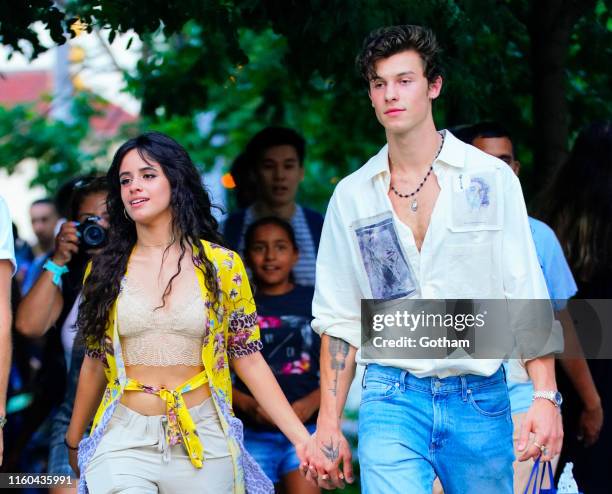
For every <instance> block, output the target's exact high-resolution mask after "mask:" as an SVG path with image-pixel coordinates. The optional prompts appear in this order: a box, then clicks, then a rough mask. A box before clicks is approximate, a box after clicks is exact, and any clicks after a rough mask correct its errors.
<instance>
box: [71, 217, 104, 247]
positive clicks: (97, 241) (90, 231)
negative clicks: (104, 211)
mask: <svg viewBox="0 0 612 494" xmlns="http://www.w3.org/2000/svg"><path fill="white" fill-rule="evenodd" d="M98 221H100V217H99V216H90V217H89V218H87V219H86V220H85V221H83V223H81V224H79V226H77V231H78V232H79V238H80V239H81V247H82V248H83V249H85V250H89V249H99V248H100V247H104V246H105V245H106V242H107V241H108V232H107V231H106V228H104V227H102V226H100V224H99V223H98Z"/></svg>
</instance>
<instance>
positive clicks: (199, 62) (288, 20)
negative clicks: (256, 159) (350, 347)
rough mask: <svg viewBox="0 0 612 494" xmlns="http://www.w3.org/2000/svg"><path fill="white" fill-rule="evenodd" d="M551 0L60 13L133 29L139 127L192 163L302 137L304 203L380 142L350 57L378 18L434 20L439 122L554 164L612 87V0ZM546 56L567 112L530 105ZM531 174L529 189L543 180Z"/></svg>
mask: <svg viewBox="0 0 612 494" xmlns="http://www.w3.org/2000/svg"><path fill="white" fill-rule="evenodd" d="M546 3H547V9H548V10H546V11H545V12H543V13H542V12H541V11H540V10H538V9H536V8H535V3H534V2H529V1H527V0H431V1H428V2H416V1H408V0H405V1H390V0H370V1H365V0H327V1H323V0H309V1H297V0H290V1H284V2H280V1H278V0H215V1H206V2H202V1H200V0H182V1H178V0H152V1H148V2H147V3H146V7H145V8H140V7H136V4H137V3H134V6H135V7H134V8H126V3H125V2H119V1H116V0H79V1H71V2H66V3H65V5H64V13H65V16H64V19H63V20H61V23H63V24H62V25H64V26H66V25H68V24H69V19H72V18H73V17H75V16H78V17H79V18H80V19H81V20H83V21H84V22H86V23H87V24H88V26H89V29H92V28H93V27H94V26H95V27H105V28H110V30H111V31H110V32H111V34H110V37H109V41H112V40H113V38H114V37H115V35H116V34H117V33H123V32H127V31H129V30H133V31H134V32H135V36H139V37H140V38H141V40H142V41H143V43H144V49H143V56H142V59H141V61H140V63H139V64H138V68H137V71H136V73H135V74H132V75H131V76H130V77H129V78H128V88H129V90H130V91H131V92H132V93H133V94H134V95H135V96H136V97H138V98H139V99H140V100H141V101H142V111H143V122H142V126H144V127H146V128H158V129H160V130H165V131H167V132H169V133H170V134H172V135H174V136H175V137H176V138H177V139H178V140H180V141H181V142H184V143H185V145H186V146H187V147H188V148H189V150H190V151H191V152H192V153H194V156H195V157H196V159H197V160H198V161H199V162H200V163H203V164H205V165H210V164H212V163H213V161H214V159H215V158H216V157H218V156H222V157H225V158H226V160H227V161H228V162H230V161H231V160H232V159H233V158H234V157H235V156H236V155H237V154H238V153H239V151H240V149H241V148H242V146H243V145H244V144H245V142H246V141H247V140H248V138H249V137H250V136H251V135H252V134H253V133H254V132H256V131H257V130H259V129H260V128H261V127H263V126H265V125H288V126H292V127H295V128H296V129H298V130H300V131H301V132H302V133H303V134H304V135H305V136H306V138H307V140H308V144H309V148H308V156H307V169H308V173H307V179H306V182H307V183H306V187H304V190H305V197H304V199H305V200H308V201H311V202H312V203H314V204H318V205H320V206H323V205H324V203H325V200H326V198H327V197H329V193H330V191H331V188H332V187H333V184H334V183H335V182H336V181H337V179H338V178H339V177H342V176H344V175H345V174H346V173H348V172H350V171H351V170H354V169H355V168H356V167H358V166H359V165H360V164H362V163H363V161H364V160H365V159H366V158H367V157H368V156H370V155H371V154H372V153H373V152H374V151H375V150H376V149H378V147H379V146H380V145H381V144H382V143H383V142H384V136H383V131H382V128H381V127H380V126H379V125H378V124H377V122H376V120H375V118H373V112H372V110H371V107H370V105H369V101H368V99H367V93H366V88H365V86H364V85H363V83H362V82H361V81H360V80H359V79H358V78H357V76H356V74H355V70H354V66H353V63H354V58H355V55H356V53H357V51H358V50H359V47H360V45H361V42H362V40H363V38H364V36H365V35H366V34H367V33H368V32H369V31H370V30H371V29H373V28H376V27H379V26H382V25H390V24H400V23H417V24H425V25H428V26H430V27H431V28H432V29H434V31H435V32H436V33H437V35H438V38H439V41H440V43H441V45H442V46H443V47H444V50H445V52H444V61H445V67H446V78H445V85H444V89H443V94H442V96H441V97H440V99H439V100H438V101H436V103H435V105H434V111H435V113H436V121H437V122H438V124H439V126H455V125H461V124H467V123H471V122H474V121H476V120H481V119H495V120H499V121H501V122H502V123H504V124H505V125H506V126H507V127H508V128H509V129H510V130H511V131H512V133H513V134H514V136H515V140H516V141H517V144H518V146H517V147H518V151H519V157H520V158H521V161H522V162H523V164H524V165H525V166H524V169H525V170H526V171H527V172H528V174H529V171H530V169H531V170H533V169H535V168H537V166H540V167H541V168H542V169H546V168H547V167H550V166H551V165H550V163H545V162H544V161H545V159H543V158H542V156H544V158H550V159H552V161H558V160H560V159H561V158H562V157H563V155H564V154H563V153H564V152H565V150H566V149H567V146H568V144H569V142H568V138H567V136H568V135H569V136H570V137H571V136H572V135H574V134H575V133H576V131H577V130H578V129H579V128H580V126H582V125H583V124H584V123H585V122H587V121H589V120H592V119H594V118H601V117H606V116H608V117H609V115H610V110H612V103H611V102H612V98H610V96H611V95H610V91H611V87H612V85H611V84H610V76H609V73H608V69H607V64H606V63H602V61H603V60H605V59H609V58H610V54H611V53H610V52H611V51H612V43H611V41H612V29H611V28H612V20H611V19H612V0H589V1H585V2H578V1H576V0H546ZM37 5H38V10H37V11H36V12H35V13H33V14H31V15H30V18H31V17H32V15H37V16H39V17H38V18H39V19H42V20H43V21H45V22H47V23H48V24H49V25H50V26H51V25H54V26H57V13H56V12H55V11H53V10H52V8H51V7H49V8H48V10H46V11H45V10H44V9H43V8H42V6H44V5H47V4H46V3H45V2H41V1H40V0H39V2H38V3H37ZM549 14H550V15H549ZM2 15H3V17H1V18H0V19H6V18H7V17H6V13H3V14H2ZM551 16H553V17H551ZM555 16H556V17H555ZM551 19H552V20H551ZM30 20H31V19H30ZM557 21H558V22H557ZM555 22H557V24H555ZM559 26H561V27H563V29H565V30H563V29H560V28H559ZM20 29H21V30H22V32H23V35H22V36H21V39H26V40H28V39H31V36H32V33H31V31H29V30H30V27H29V24H28V25H26V24H25V23H23V22H22V23H17V25H16V26H13V27H12V28H11V31H10V32H11V33H12V34H11V37H8V38H7V35H6V32H5V30H6V23H5V22H2V23H1V25H0V36H2V42H3V43H5V44H9V45H11V46H12V47H13V48H14V49H17V50H21V49H23V45H20V44H18V43H16V42H15V40H18V39H19V30H20ZM547 29H549V30H551V32H554V33H555V35H556V36H558V37H559V38H560V39H563V36H567V39H568V43H567V49H566V50H565V52H563V53H559V54H555V53H554V51H550V50H549V51H547V49H548V48H550V47H549V46H548V45H547V43H548V44H550V43H553V42H556V41H557V40H548V38H547V36H543V35H540V34H541V33H542V32H543V33H547V32H548V31H546V30H547ZM35 51H36V50H35ZM549 52H550V53H553V55H555V56H558V57H559V60H556V59H554V60H548V61H549V62H550V63H551V65H552V72H554V74H553V76H554V77H552V78H549V79H547V80H549V81H552V82H550V83H549V84H550V86H549V87H550V88H551V89H552V88H553V87H554V88H556V87H557V86H559V87H561V89H560V90H559V91H556V92H555V94H556V96H555V97H556V98H557V101H558V102H562V103H563V105H565V102H567V109H563V111H562V115H561V117H557V116H556V115H554V116H553V115H548V114H547V113H546V112H549V111H550V104H553V105H554V99H550V101H549V106H548V107H546V106H543V107H538V106H537V105H535V106H534V98H533V95H534V94H543V93H544V94H546V85H545V84H547V83H548V82H546V81H545V76H546V77H549V76H550V74H544V75H542V74H540V73H539V72H538V68H539V66H540V62H539V59H538V56H541V54H542V53H549ZM557 62H558V63H557ZM534 73H535V74H537V77H534V76H533V74H534ZM551 92H552V91H551ZM563 105H562V104H561V103H559V107H562V106H563ZM547 108H548V109H547ZM534 112H535V113H534ZM203 121H205V125H202V122H203ZM534 122H535V125H536V128H534ZM141 128H142V127H141ZM133 131H134V129H132V132H133ZM555 139H556V140H555ZM559 141H560V142H559ZM532 150H535V151H536V155H537V156H539V157H538V158H537V159H538V161H542V163H541V164H538V165H537V166H532V165H533V163H532V162H533V157H532ZM529 178H530V177H529V176H527V177H526V180H524V182H525V181H526V182H527V183H529ZM533 178H534V180H532V183H531V187H532V189H536V188H537V187H539V186H540V185H541V184H542V183H543V182H544V181H545V180H546V176H545V175H539V176H534V177H533Z"/></svg>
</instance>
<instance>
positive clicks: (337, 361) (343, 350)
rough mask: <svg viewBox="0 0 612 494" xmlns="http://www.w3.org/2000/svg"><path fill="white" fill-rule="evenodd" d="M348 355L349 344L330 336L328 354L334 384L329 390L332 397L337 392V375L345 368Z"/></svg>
mask: <svg viewBox="0 0 612 494" xmlns="http://www.w3.org/2000/svg"><path fill="white" fill-rule="evenodd" d="M348 353H349V344H348V343H347V342H346V341H344V340H342V339H340V338H335V337H333V336H330V338H329V354H330V356H331V368H332V370H333V371H334V384H333V386H332V387H331V388H330V389H329V390H330V391H331V392H332V394H333V395H334V396H336V393H337V391H338V374H339V373H340V371H342V370H344V369H345V367H346V357H347V356H348Z"/></svg>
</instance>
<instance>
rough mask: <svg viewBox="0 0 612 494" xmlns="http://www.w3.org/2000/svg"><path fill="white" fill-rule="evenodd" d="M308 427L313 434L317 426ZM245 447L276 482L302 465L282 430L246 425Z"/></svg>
mask: <svg viewBox="0 0 612 494" xmlns="http://www.w3.org/2000/svg"><path fill="white" fill-rule="evenodd" d="M306 429H308V432H309V433H310V434H312V433H314V431H315V429H316V426H315V425H314V424H311V425H307V426H306ZM244 447H245V449H246V450H247V451H248V452H249V453H250V454H251V456H252V457H253V458H254V459H255V461H256V462H257V463H258V464H259V466H260V467H261V469H262V470H263V471H264V473H265V474H266V476H267V477H268V478H269V479H270V480H271V481H272V482H273V483H274V484H277V483H278V482H280V480H281V478H282V477H283V476H285V475H287V474H288V473H289V472H293V471H294V470H297V469H298V467H299V466H300V460H299V458H298V457H297V455H296V454H295V447H294V446H293V444H291V441H289V439H287V438H286V437H285V435H284V434H283V433H282V432H280V431H258V430H255V429H251V428H249V427H245V428H244Z"/></svg>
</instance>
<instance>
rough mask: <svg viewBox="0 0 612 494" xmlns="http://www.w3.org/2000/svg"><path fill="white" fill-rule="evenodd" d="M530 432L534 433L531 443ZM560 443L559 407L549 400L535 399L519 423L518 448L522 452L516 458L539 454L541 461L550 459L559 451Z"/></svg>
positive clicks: (522, 459)
mask: <svg viewBox="0 0 612 494" xmlns="http://www.w3.org/2000/svg"><path fill="white" fill-rule="evenodd" d="M530 433H533V434H534V437H533V442H531V443H529V439H530V437H529V436H530ZM562 444H563V424H562V422H561V413H560V412H559V409H558V408H557V407H556V406H555V405H554V404H553V403H552V402H550V401H549V400H546V399H542V398H537V399H535V400H534V401H533V404H532V405H531V407H530V408H529V411H528V412H527V415H526V417H525V420H524V421H523V423H522V424H521V432H520V435H519V446H518V449H519V451H522V452H523V453H522V454H521V456H519V458H518V460H519V461H525V460H528V459H529V458H537V457H538V456H540V454H541V455H542V461H550V460H551V459H552V458H554V457H555V456H557V455H558V454H559V453H560V452H561V446H562Z"/></svg>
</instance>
